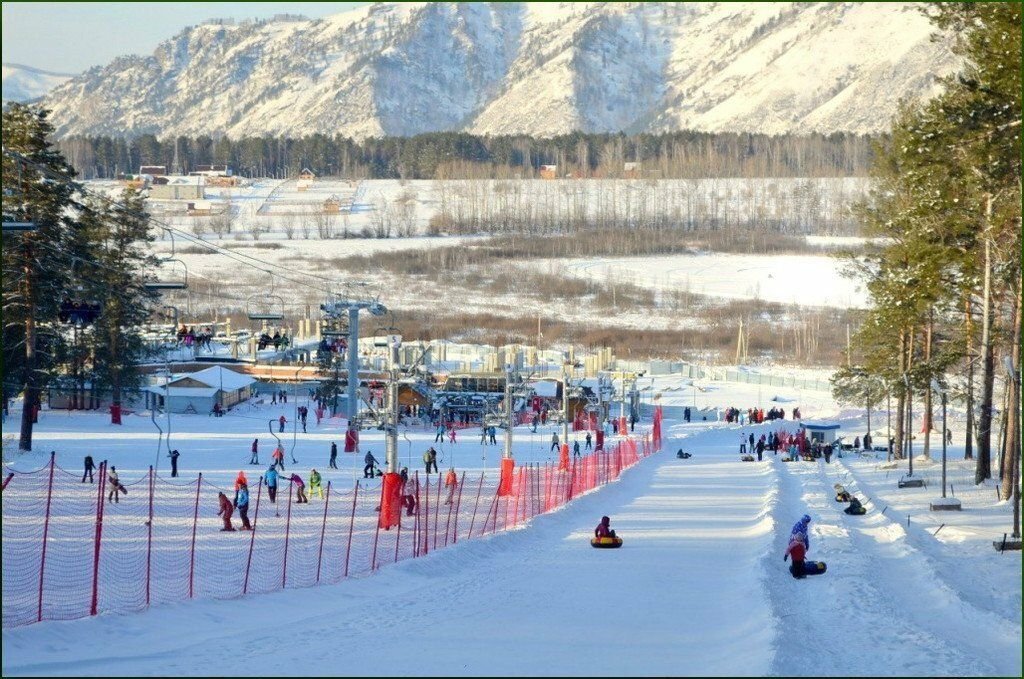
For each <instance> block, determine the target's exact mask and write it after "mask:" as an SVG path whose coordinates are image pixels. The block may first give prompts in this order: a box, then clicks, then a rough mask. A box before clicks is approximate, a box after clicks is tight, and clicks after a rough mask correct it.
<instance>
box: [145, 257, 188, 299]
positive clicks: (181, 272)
mask: <svg viewBox="0 0 1024 679" xmlns="http://www.w3.org/2000/svg"><path fill="white" fill-rule="evenodd" d="M161 264H177V265H179V266H173V267H170V269H169V270H168V271H167V273H168V275H167V276H166V277H162V278H159V279H157V280H155V281H147V282H146V283H144V284H143V287H145V288H146V289H147V290H155V291H162V290H187V289H188V267H187V266H186V265H185V262H183V261H181V260H180V259H177V258H173V257H172V258H168V259H164V260H162V261H161Z"/></svg>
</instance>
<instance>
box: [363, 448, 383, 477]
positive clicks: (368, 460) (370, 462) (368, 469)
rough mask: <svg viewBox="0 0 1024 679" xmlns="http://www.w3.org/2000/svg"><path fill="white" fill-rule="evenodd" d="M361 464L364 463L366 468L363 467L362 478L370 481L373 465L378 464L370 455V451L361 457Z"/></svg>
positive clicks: (371, 454)
mask: <svg viewBox="0 0 1024 679" xmlns="http://www.w3.org/2000/svg"><path fill="white" fill-rule="evenodd" d="M363 462H365V463H366V466H365V467H363V478H364V479H372V478H373V467H374V465H378V464H380V462H378V461H377V458H375V457H374V456H373V453H371V452H370V451H366V455H365V456H364V457H363Z"/></svg>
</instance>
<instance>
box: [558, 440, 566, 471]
mask: <svg viewBox="0 0 1024 679" xmlns="http://www.w3.org/2000/svg"><path fill="white" fill-rule="evenodd" d="M558 470H559V471H563V472H567V471H569V444H568V443H563V444H562V448H561V449H560V450H559V451H558Z"/></svg>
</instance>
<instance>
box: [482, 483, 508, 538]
mask: <svg viewBox="0 0 1024 679" xmlns="http://www.w3.org/2000/svg"><path fill="white" fill-rule="evenodd" d="M499 490H501V481H500V480H499V482H498V483H497V484H496V485H495V486H494V499H493V500H491V506H492V507H493V508H494V522H493V523H491V533H495V532H497V530H498V500H499V495H498V491H499ZM505 507H506V509H507V508H508V503H505ZM490 515H491V512H490V510H488V511H487V516H488V517H490ZM484 530H487V521H484Z"/></svg>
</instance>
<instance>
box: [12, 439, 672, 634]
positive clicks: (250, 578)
mask: <svg viewBox="0 0 1024 679" xmlns="http://www.w3.org/2000/svg"><path fill="white" fill-rule="evenodd" d="M641 446H642V447H641ZM640 450H642V453H640V452H639V451H640ZM654 450H656V446H655V445H654V444H653V442H649V441H648V440H646V439H645V440H643V441H640V442H639V443H638V441H637V440H635V439H633V438H626V439H623V440H621V441H619V442H618V443H616V444H615V445H611V446H609V447H608V448H607V449H606V450H600V451H594V452H591V453H589V454H587V455H584V456H582V457H580V458H576V459H575V460H573V461H572V462H571V463H570V462H569V459H568V457H569V456H568V445H566V446H565V447H564V448H563V454H564V456H565V457H564V459H563V460H562V461H560V463H559V464H558V466H557V467H556V465H555V464H550V463H547V464H526V465H520V466H518V468H516V467H513V466H512V465H509V466H507V467H506V466H505V465H504V464H503V467H502V473H501V474H500V475H498V474H495V473H494V472H493V471H481V472H480V473H479V476H474V477H472V478H466V476H465V474H463V475H462V479H461V481H460V482H458V483H456V484H452V485H448V484H445V483H444V482H443V479H442V476H441V475H433V476H428V477H426V479H425V480H424V481H423V482H420V481H419V479H418V478H416V477H414V478H412V479H410V480H409V481H407V482H406V483H405V484H404V485H403V483H402V479H401V476H400V475H399V474H387V475H385V476H384V478H383V479H382V483H381V485H380V487H377V480H376V479H368V480H362V479H361V480H359V482H358V483H357V484H356V485H355V486H354V487H352V488H349V489H347V490H339V489H337V488H332V484H331V483H330V482H328V483H327V485H326V487H325V488H324V497H323V499H320V498H319V497H310V501H309V502H308V503H298V502H296V501H295V500H296V499H297V497H296V494H295V488H294V485H293V484H291V483H286V484H281V485H279V486H278V493H277V494H276V496H275V499H274V500H273V501H272V500H271V498H270V495H269V493H268V491H267V489H266V488H265V485H266V484H265V481H264V479H263V478H262V477H259V478H250V484H249V489H250V492H249V498H250V504H249V511H248V516H249V520H250V522H251V525H252V530H251V531H247V530H241V528H242V525H241V522H240V514H239V513H238V512H236V513H234V515H233V516H232V517H231V518H230V519H229V521H230V522H231V523H232V525H233V527H234V528H235V530H234V531H232V532H222V531H221V528H222V527H223V525H224V522H223V520H222V519H221V518H220V517H218V516H217V510H218V509H219V504H218V493H219V492H220V491H226V490H228V489H224V488H219V487H217V486H216V485H214V484H211V483H210V482H209V481H207V480H206V479H205V478H203V476H202V475H199V477H198V478H194V479H192V480H184V479H177V478H174V479H167V478H164V477H162V476H160V475H159V474H157V473H155V472H153V471H152V470H150V472H149V473H147V474H145V475H143V476H141V477H140V478H137V479H134V480H132V479H128V478H126V476H125V475H122V476H121V479H120V482H121V484H122V485H123V486H124V488H125V489H126V492H122V493H119V494H115V493H114V492H113V489H112V488H111V487H110V486H109V485H108V484H107V483H106V478H107V475H106V470H105V468H104V467H103V466H101V468H100V469H97V470H96V473H95V482H93V483H88V482H83V480H82V479H83V477H82V475H81V473H71V472H68V471H66V470H64V469H62V468H61V467H59V466H57V465H56V463H55V462H54V461H51V463H50V464H48V465H46V466H45V467H43V468H41V469H38V470H35V471H32V472H14V473H12V474H10V475H8V476H7V477H6V478H5V479H4V485H3V490H2V495H0V497H2V502H3V521H2V522H0V528H2V539H0V548H2V550H3V551H2V556H0V567H2V572H3V580H2V590H3V598H2V604H3V626H4V627H11V626H17V625H25V624H30V623H34V622H38V621H41V620H71V619H75V618H82V617H86V616H89V615H96V614H98V613H105V612H115V613H125V612H131V611H139V610H143V609H145V608H147V607H148V606H150V605H151V604H159V603H168V602H175V601H184V600H188V599H199V598H220V599H224V598H233V597H238V596H242V595H245V594H252V593H261V592H272V591H277V590H280V589H286V588H294V587H310V586H313V585H317V584H320V583H334V582H338V581H340V580H342V579H344V578H347V577H350V576H352V575H358V574H366V573H370V572H372V571H374V570H376V569H377V568H379V567H380V566H381V565H383V564H388V563H395V562H397V561H399V560H402V559H408V558H416V557H419V556H422V555H424V554H427V553H428V552H429V551H430V550H433V549H440V548H442V547H445V546H447V545H449V544H454V543H456V542H458V541H459V540H467V539H473V538H478V537H480V536H482V535H485V534H488V533H492V532H496V531H500V530H505V529H507V528H511V527H514V526H517V525H520V524H522V523H523V522H524V521H528V520H529V519H530V518H532V517H533V516H536V515H537V514H542V513H544V512H547V511H551V510H553V509H556V508H558V507H560V506H562V505H564V504H565V503H566V502H569V501H570V500H571V499H572V498H574V497H576V496H577V495H579V494H581V493H587V492H589V491H591V490H594V489H596V488H599V487H600V486H602V485H604V484H606V483H608V482H610V481H613V480H615V479H616V478H618V477H619V475H620V473H621V472H622V470H623V469H626V468H627V467H629V466H631V465H633V464H635V463H636V462H637V461H638V460H639V459H640V456H641V454H642V455H647V454H649V453H650V452H653V451H654ZM509 462H511V461H509ZM562 462H564V463H565V464H564V465H563V464H562ZM438 481H442V482H441V483H438ZM503 486H505V487H506V488H507V489H508V492H507V493H504V494H503V493H502V487H503ZM403 496H404V498H405V500H406V502H405V505H404V511H403ZM410 498H411V502H410V501H409V500H410Z"/></svg>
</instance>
